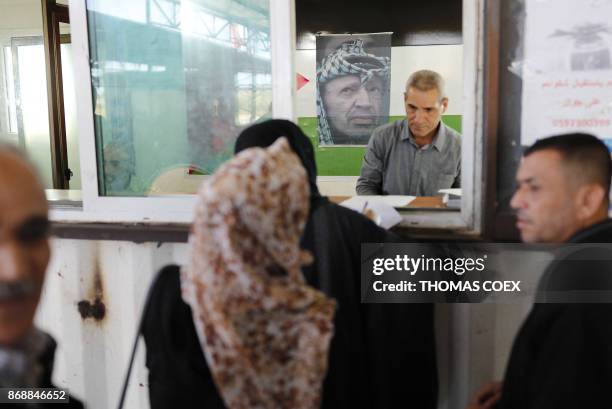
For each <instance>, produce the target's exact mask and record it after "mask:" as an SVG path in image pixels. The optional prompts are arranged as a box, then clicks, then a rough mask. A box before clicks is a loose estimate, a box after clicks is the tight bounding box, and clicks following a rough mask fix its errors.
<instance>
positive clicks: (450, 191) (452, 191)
mask: <svg viewBox="0 0 612 409" xmlns="http://www.w3.org/2000/svg"><path fill="white" fill-rule="evenodd" d="M438 192H440V193H443V194H446V195H455V196H461V188H460V187H458V188H451V189H440V190H438Z"/></svg>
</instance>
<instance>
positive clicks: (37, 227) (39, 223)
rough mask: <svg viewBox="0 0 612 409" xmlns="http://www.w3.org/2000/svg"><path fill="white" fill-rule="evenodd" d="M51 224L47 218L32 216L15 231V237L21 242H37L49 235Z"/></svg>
mask: <svg viewBox="0 0 612 409" xmlns="http://www.w3.org/2000/svg"><path fill="white" fill-rule="evenodd" d="M50 226H51V224H50V223H49V219H48V218H47V217H46V216H40V215H37V216H31V217H29V218H27V219H26V220H25V221H24V222H23V223H21V225H19V226H18V227H17V228H16V229H15V236H16V237H17V238H18V239H19V240H23V241H28V240H37V239H40V238H42V237H44V236H46V235H47V234H48V233H49V228H50Z"/></svg>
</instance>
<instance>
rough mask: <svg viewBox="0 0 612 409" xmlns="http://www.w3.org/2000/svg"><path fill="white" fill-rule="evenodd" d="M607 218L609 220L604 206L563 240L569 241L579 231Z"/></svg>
mask: <svg viewBox="0 0 612 409" xmlns="http://www.w3.org/2000/svg"><path fill="white" fill-rule="evenodd" d="M606 220H608V212H607V210H606V209H604V208H602V209H600V210H599V211H598V212H597V213H596V214H594V215H593V217H590V218H589V219H586V220H584V221H583V222H582V223H581V224H580V225H579V226H578V227H577V228H576V229H574V230H573V231H572V232H571V234H568V235H567V237H566V238H565V240H563V242H567V241H568V240H570V239H571V238H572V237H574V236H576V235H577V234H578V233H580V232H582V231H584V230H586V229H588V228H590V227H592V226H595V225H596V224H599V223H601V222H604V221H606Z"/></svg>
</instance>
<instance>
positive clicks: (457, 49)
mask: <svg viewBox="0 0 612 409" xmlns="http://www.w3.org/2000/svg"><path fill="white" fill-rule="evenodd" d="M295 65H296V72H297V73H299V74H302V75H303V76H305V77H306V78H308V79H309V80H310V82H309V83H308V84H306V85H305V86H304V87H303V88H301V89H300V90H298V91H297V93H296V113H297V117H298V118H299V117H314V116H317V107H316V91H315V90H316V88H315V82H316V50H297V51H296V53H295ZM422 69H429V70H434V71H437V72H438V73H440V75H442V77H443V78H444V79H445V81H446V90H447V94H448V98H449V106H448V111H447V112H446V113H447V114H448V115H461V114H462V112H463V45H431V46H409V47H393V48H392V49H391V96H390V98H391V105H390V107H389V114H390V115H393V116H395V115H405V110H404V96H403V93H404V87H405V85H406V80H407V79H408V77H409V76H410V74H411V73H413V72H414V71H417V70H422Z"/></svg>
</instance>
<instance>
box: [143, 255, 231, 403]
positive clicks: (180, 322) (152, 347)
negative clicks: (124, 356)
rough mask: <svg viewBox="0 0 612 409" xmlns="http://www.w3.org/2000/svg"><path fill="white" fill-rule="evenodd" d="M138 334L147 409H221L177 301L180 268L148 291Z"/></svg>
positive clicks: (186, 311) (170, 269) (187, 315)
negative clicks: (144, 350) (146, 371)
mask: <svg viewBox="0 0 612 409" xmlns="http://www.w3.org/2000/svg"><path fill="white" fill-rule="evenodd" d="M149 299H150V301H149V304H148V305H147V307H146V309H145V312H144V319H143V323H142V334H143V335H144V340H145V343H146V346H147V359H146V365H147V368H149V400H150V402H151V409H171V408H206V409H223V408H225V405H224V404H223V400H222V399H221V396H220V395H219V393H218V392H217V389H216V386H215V384H214V382H213V379H212V375H211V373H210V370H209V369H208V365H207V363H206V359H205V358H204V353H203V352H202V347H201V346H200V341H199V340H198V336H197V334H196V329H195V326H194V324H193V317H192V315H191V308H189V306H188V305H187V304H186V303H185V302H184V301H183V299H182V297H181V283H180V274H179V267H178V266H174V265H173V266H167V267H165V268H164V269H162V271H160V272H159V275H158V277H157V279H156V281H155V282H154V283H153V286H152V287H151V290H150V296H149Z"/></svg>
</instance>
